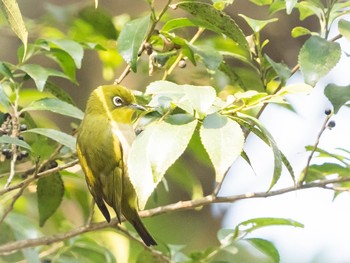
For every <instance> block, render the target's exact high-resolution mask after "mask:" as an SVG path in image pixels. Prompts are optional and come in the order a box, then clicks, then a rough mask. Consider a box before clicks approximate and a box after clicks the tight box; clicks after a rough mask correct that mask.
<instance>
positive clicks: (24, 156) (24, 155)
mask: <svg viewBox="0 0 350 263" xmlns="http://www.w3.org/2000/svg"><path fill="white" fill-rule="evenodd" d="M19 154H20V155H21V156H22V157H23V158H26V157H28V155H29V153H28V151H26V150H23V151H20V152H19Z"/></svg>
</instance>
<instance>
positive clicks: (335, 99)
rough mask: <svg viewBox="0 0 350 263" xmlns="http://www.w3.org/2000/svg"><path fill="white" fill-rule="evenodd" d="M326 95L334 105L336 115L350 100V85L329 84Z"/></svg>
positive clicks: (325, 91)
mask: <svg viewBox="0 0 350 263" xmlns="http://www.w3.org/2000/svg"><path fill="white" fill-rule="evenodd" d="M324 94H325V95H326V97H327V98H328V99H329V101H330V102H331V103H332V105H333V108H334V113H335V114H336V113H338V111H339V109H340V108H341V107H342V106H343V105H344V104H345V103H347V102H348V101H349V100H350V85H349V86H338V85H336V84H328V85H327V86H326V88H325V90H324Z"/></svg>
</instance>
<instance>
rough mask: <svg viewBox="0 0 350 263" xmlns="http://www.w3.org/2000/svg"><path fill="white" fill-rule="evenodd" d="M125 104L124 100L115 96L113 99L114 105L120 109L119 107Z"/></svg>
mask: <svg viewBox="0 0 350 263" xmlns="http://www.w3.org/2000/svg"><path fill="white" fill-rule="evenodd" d="M123 103H124V101H123V99H122V98H121V97H119V96H115V97H113V104H114V105H115V106H116V107H119V106H122V105H123Z"/></svg>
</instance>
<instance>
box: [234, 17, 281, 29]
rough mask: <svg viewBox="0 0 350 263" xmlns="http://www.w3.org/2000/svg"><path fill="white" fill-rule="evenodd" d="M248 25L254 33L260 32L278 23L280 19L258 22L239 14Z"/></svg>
mask: <svg viewBox="0 0 350 263" xmlns="http://www.w3.org/2000/svg"><path fill="white" fill-rule="evenodd" d="M239 16H241V17H243V19H244V20H245V21H246V22H247V23H248V25H249V26H250V28H251V29H252V30H253V32H255V33H258V32H260V31H261V30H262V29H263V28H264V27H265V26H266V25H268V24H270V23H273V22H276V21H278V18H271V19H268V20H256V19H253V18H250V17H247V16H245V15H242V14H239Z"/></svg>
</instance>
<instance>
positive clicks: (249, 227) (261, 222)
mask: <svg viewBox="0 0 350 263" xmlns="http://www.w3.org/2000/svg"><path fill="white" fill-rule="evenodd" d="M267 226H294V227H301V228H303V227H304V225H303V224H301V223H299V222H297V221H295V220H292V219H287V218H275V217H260V218H253V219H249V220H246V221H243V222H241V223H239V224H238V225H237V227H238V228H239V229H241V228H242V229H243V230H242V231H244V232H246V233H251V232H253V231H255V230H257V229H259V228H262V227H267Z"/></svg>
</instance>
